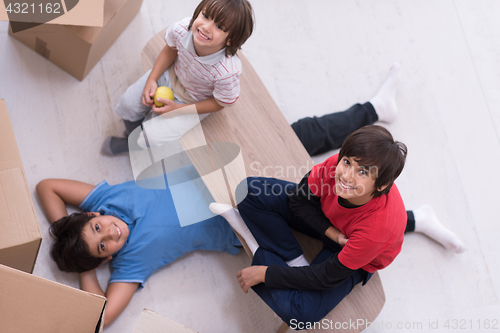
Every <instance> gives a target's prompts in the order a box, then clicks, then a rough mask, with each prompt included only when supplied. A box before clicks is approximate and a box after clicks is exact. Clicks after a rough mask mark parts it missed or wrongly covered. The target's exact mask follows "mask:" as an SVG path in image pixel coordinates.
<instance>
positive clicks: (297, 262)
mask: <svg viewBox="0 0 500 333" xmlns="http://www.w3.org/2000/svg"><path fill="white" fill-rule="evenodd" d="M286 263H287V265H288V266H290V267H302V266H309V263H308V262H307V260H306V258H304V255H303V254H301V255H300V256H298V257H297V258H295V259H292V260H289V261H287V262H286Z"/></svg>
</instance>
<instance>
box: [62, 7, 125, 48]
mask: <svg viewBox="0 0 500 333" xmlns="http://www.w3.org/2000/svg"><path fill="white" fill-rule="evenodd" d="M126 2H127V0H106V1H105V2H104V18H103V22H104V26H106V25H107V24H108V23H109V21H111V19H112V18H113V16H115V15H116V13H117V12H118V11H119V10H120V8H122V7H123V5H124V4H125V3H126ZM67 29H69V30H70V31H71V32H73V33H74V34H75V35H77V36H79V37H80V38H81V39H83V40H84V41H86V42H87V43H93V42H94V40H95V39H96V38H97V36H99V34H100V33H101V31H102V29H103V28H97V27H79V26H74V25H73V26H68V27H67Z"/></svg>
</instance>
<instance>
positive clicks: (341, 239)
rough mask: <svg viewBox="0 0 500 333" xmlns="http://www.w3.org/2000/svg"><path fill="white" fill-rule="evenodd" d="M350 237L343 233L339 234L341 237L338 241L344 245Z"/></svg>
mask: <svg viewBox="0 0 500 333" xmlns="http://www.w3.org/2000/svg"><path fill="white" fill-rule="evenodd" d="M348 240H349V239H348V238H347V237H346V236H345V235H344V234H343V233H340V234H339V238H338V241H337V243H339V245H340V246H342V247H344V246H345V245H346V243H347V241H348Z"/></svg>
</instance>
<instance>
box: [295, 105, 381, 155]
mask: <svg viewBox="0 0 500 333" xmlns="http://www.w3.org/2000/svg"><path fill="white" fill-rule="evenodd" d="M377 120H378V116H377V113H376V112H375V109H374V108H373V105H372V104H371V103H370V102H366V103H365V104H355V105H353V106H351V107H350V108H349V109H348V110H346V111H343V112H335V113H330V114H327V115H324V116H321V117H312V118H310V117H307V118H302V119H300V120H298V121H297V122H295V123H293V124H292V128H293V130H294V131H295V134H297V136H298V137H299V140H300V141H301V142H302V144H303V145H304V147H305V148H306V150H307V152H308V153H309V155H311V156H314V155H318V154H323V153H326V152H327V151H330V150H333V149H338V148H340V147H341V146H342V143H344V140H345V139H346V138H347V137H348V136H349V134H351V133H352V132H354V131H356V130H357V129H359V128H361V127H363V126H366V125H371V124H373V123H374V122H376V121H377Z"/></svg>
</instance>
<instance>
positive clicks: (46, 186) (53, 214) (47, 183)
mask: <svg viewBox="0 0 500 333" xmlns="http://www.w3.org/2000/svg"><path fill="white" fill-rule="evenodd" d="M94 187H95V186H94V185H90V184H87V183H82V182H79V181H76V180H68V179H45V180H42V181H41V182H40V183H38V185H37V186H36V191H37V193H38V198H39V199H40V202H41V204H42V208H43V210H44V211H45V214H46V215H47V218H48V220H49V222H50V223H54V222H55V221H57V220H59V219H60V218H62V217H64V216H67V215H68V211H67V209H66V204H69V205H73V206H78V205H80V203H81V202H82V201H83V200H84V199H85V198H86V197H87V195H88V194H89V193H90V191H92V189H94Z"/></svg>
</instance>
